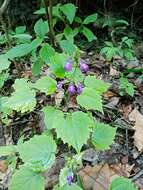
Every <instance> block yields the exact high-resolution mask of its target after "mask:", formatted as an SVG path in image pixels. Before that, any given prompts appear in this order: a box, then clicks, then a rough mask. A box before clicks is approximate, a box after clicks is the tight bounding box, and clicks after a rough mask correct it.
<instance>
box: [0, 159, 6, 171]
mask: <svg viewBox="0 0 143 190" xmlns="http://www.w3.org/2000/svg"><path fill="white" fill-rule="evenodd" d="M7 169H8V165H7V163H6V161H5V160H0V172H2V173H6V171H7Z"/></svg>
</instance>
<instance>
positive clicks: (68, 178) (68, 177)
mask: <svg viewBox="0 0 143 190" xmlns="http://www.w3.org/2000/svg"><path fill="white" fill-rule="evenodd" d="M67 182H68V184H69V185H71V184H72V183H73V173H72V172H70V173H69V174H68V176H67Z"/></svg>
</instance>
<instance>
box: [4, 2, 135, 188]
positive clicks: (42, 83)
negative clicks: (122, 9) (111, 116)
mask: <svg viewBox="0 0 143 190" xmlns="http://www.w3.org/2000/svg"><path fill="white" fill-rule="evenodd" d="M45 13H46V9H45V8H42V9H40V10H38V11H36V12H35V14H45ZM75 13H76V7H75V6H74V5H73V4H71V3H69V4H64V5H61V4H58V5H57V6H55V7H53V18H52V19H53V21H52V22H53V26H52V27H53V28H54V26H55V25H56V24H57V22H58V21H59V20H60V22H64V23H65V18H66V23H65V28H64V31H63V33H61V34H56V35H55V36H54V43H52V42H51V44H50V43H49V41H50V38H49V36H48V35H47V34H48V33H49V32H50V30H51V29H50V25H49V24H48V22H47V20H43V19H42V18H40V19H39V20H38V21H37V22H36V24H35V26H34V32H35V39H33V38H32V36H31V35H29V34H27V33H26V28H25V27H17V28H16V30H15V31H14V32H11V33H10V38H12V39H14V43H16V45H15V46H14V47H12V48H10V49H9V50H8V51H7V52H5V53H3V54H1V55H0V65H1V66H0V88H1V89H3V88H2V87H3V86H4V83H5V81H6V80H8V79H10V77H11V76H10V72H9V71H10V67H11V65H12V63H14V64H15V67H16V69H17V72H19V71H20V70H21V65H20V63H19V60H20V58H21V57H25V56H26V57H27V59H28V58H30V61H31V63H32V74H33V76H35V78H34V80H29V79H27V78H17V79H15V81H14V84H13V85H12V89H11V91H12V93H11V94H8V95H7V96H6V95H5V96H4V95H2V93H1V98H0V112H1V116H2V117H1V120H2V123H5V124H6V125H8V124H9V122H10V120H9V116H12V114H13V112H20V113H21V114H26V113H29V112H32V111H33V110H35V109H36V105H37V99H36V94H37V93H44V94H45V95H46V96H48V97H50V96H52V95H54V94H56V93H57V91H60V90H62V91H63V92H64V95H65V99H66V102H67V101H68V100H69V98H70V96H73V97H74V98H75V100H76V102H77V106H78V108H77V109H76V110H75V111H73V112H71V111H68V112H65V111H64V110H63V109H62V106H57V105H53V106H49V105H47V106H45V107H43V108H42V109H41V112H43V114H44V123H45V130H44V132H43V133H42V134H41V135H35V136H33V137H32V138H30V139H29V140H28V141H23V139H22V140H21V139H20V140H19V142H18V144H17V145H10V146H5V147H1V148H0V155H3V156H8V158H9V159H8V160H10V163H9V164H10V165H11V167H12V168H13V171H14V174H13V176H12V180H11V184H10V186H9V189H10V190H19V189H23V190H27V189H29V188H30V190H35V189H36V190H44V176H43V173H44V172H46V171H48V170H49V169H50V168H51V167H52V166H53V164H54V162H55V159H56V154H57V149H58V143H57V141H58V139H60V140H61V141H63V143H64V144H67V145H68V147H69V151H70V156H69V157H68V158H66V160H67V161H66V164H65V167H64V168H63V169H62V170H61V172H60V176H59V184H57V186H55V187H54V190H72V189H73V190H81V189H82V188H81V187H80V183H79V181H78V178H77V175H78V174H77V171H78V167H79V166H80V165H81V164H82V154H83V151H84V145H86V144H87V143H88V144H90V145H91V146H92V147H95V148H96V149H99V150H106V149H109V148H110V145H111V144H112V143H113V141H114V138H115V134H116V128H115V127H112V126H110V125H109V124H105V123H101V122H99V121H96V120H95V118H94V117H93V112H94V111H98V112H101V113H104V109H103V102H102V94H103V93H105V92H106V91H107V90H108V88H109V87H110V84H109V83H106V82H104V81H102V80H99V79H97V78H96V77H95V76H92V75H90V74H89V72H88V71H89V69H90V68H89V65H88V63H86V61H85V60H83V59H82V58H81V57H80V50H79V48H78V47H77V46H76V45H75V43H74V37H75V36H76V35H78V33H79V32H80V33H82V34H83V35H84V36H85V37H86V38H87V40H88V41H89V42H90V41H92V40H95V39H96V37H95V35H94V34H93V32H92V31H91V30H90V29H89V28H87V26H86V25H88V24H90V23H94V22H95V21H96V18H97V14H93V15H90V16H88V17H86V18H85V19H84V20H83V21H82V19H80V18H79V17H76V15H75ZM50 22H51V21H50ZM73 22H77V23H78V24H79V26H78V27H76V28H74V29H72V28H71V25H72V23H73ZM54 31H55V30H54ZM1 39H2V38H1ZM2 43H4V41H3V40H2ZM57 44H58V45H59V47H60V52H59V49H58V51H57V47H58V46H57ZM52 45H53V47H52ZM54 46H55V48H54ZM61 50H62V51H61ZM43 66H47V67H48V74H47V75H44V76H43V75H41V69H42V68H43ZM37 76H38V77H37ZM37 78H38V79H37ZM17 158H20V159H21V161H20V163H19V165H20V166H19V167H18V168H16V166H17ZM128 186H129V187H130V188H129V189H130V190H135V189H136V188H135V187H134V186H133V184H132V183H131V182H130V181H129V180H126V179H124V178H118V179H116V180H115V181H114V182H113V183H112V184H111V186H110V187H109V188H110V190H115V189H122V190H127V189H128Z"/></svg>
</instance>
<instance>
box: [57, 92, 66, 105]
mask: <svg viewBox="0 0 143 190" xmlns="http://www.w3.org/2000/svg"><path fill="white" fill-rule="evenodd" d="M63 98H64V92H63V91H62V90H60V91H59V92H58V93H57V94H56V95H55V104H56V106H60V105H61V102H62V100H63Z"/></svg>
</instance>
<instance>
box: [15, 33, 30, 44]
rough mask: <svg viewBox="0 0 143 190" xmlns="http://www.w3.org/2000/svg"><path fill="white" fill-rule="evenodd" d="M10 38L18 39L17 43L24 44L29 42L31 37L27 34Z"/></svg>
mask: <svg viewBox="0 0 143 190" xmlns="http://www.w3.org/2000/svg"><path fill="white" fill-rule="evenodd" d="M12 38H16V39H18V42H20V43H26V42H30V40H31V38H32V36H31V35H29V34H16V35H13V36H12Z"/></svg>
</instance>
